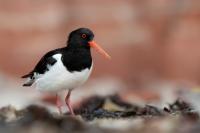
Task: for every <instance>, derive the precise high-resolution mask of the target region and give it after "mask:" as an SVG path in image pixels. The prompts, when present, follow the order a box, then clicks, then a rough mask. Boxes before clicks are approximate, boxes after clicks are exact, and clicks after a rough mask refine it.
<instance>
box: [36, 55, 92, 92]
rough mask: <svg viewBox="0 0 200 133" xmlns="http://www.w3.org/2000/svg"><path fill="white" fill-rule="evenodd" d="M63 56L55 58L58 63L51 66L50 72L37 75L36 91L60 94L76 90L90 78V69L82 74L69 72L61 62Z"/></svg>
mask: <svg viewBox="0 0 200 133" xmlns="http://www.w3.org/2000/svg"><path fill="white" fill-rule="evenodd" d="M61 57H62V55H61V54H56V55H54V56H53V58H54V59H56V60H57V62H56V63H55V64H54V65H53V66H49V71H47V72H45V73H44V74H41V75H37V78H36V80H35V82H34V85H35V86H36V89H37V90H39V91H43V92H58V91H61V90H66V89H74V88H76V87H78V86H80V85H82V84H83V83H84V82H85V81H86V80H87V79H88V77H89V76H90V73H91V71H92V66H91V68H90V69H88V68H86V69H84V70H82V71H80V72H72V73H71V72H69V71H68V70H67V69H66V67H65V66H64V65H63V63H62V61H61Z"/></svg>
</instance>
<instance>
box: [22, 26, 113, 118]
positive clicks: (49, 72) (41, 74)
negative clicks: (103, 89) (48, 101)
mask: <svg viewBox="0 0 200 133" xmlns="http://www.w3.org/2000/svg"><path fill="white" fill-rule="evenodd" d="M93 38H94V34H93V32H92V31H91V30H90V29H88V28H79V29H76V30H74V31H72V32H71V33H70V34H69V37H68V41H67V46H66V47H63V48H59V49H55V50H52V51H50V52H48V53H46V54H45V55H44V56H43V57H42V58H41V60H40V61H39V62H38V64H37V65H36V66H35V68H34V69H33V70H32V71H31V72H30V73H28V74H26V75H24V76H22V78H27V81H26V82H25V83H24V84H23V86H31V85H35V87H36V89H37V90H39V91H42V92H52V93H55V94H56V97H57V102H56V105H57V107H58V109H59V112H60V113H62V112H61V107H62V104H61V100H62V99H61V93H63V91H67V90H68V93H67V96H66V98H65V103H66V105H67V107H68V109H69V111H70V113H71V114H72V115H74V112H73V109H72V106H71V104H70V95H71V91H72V90H73V89H74V88H77V87H79V86H80V85H82V84H83V83H84V82H85V81H86V80H87V79H88V77H89V76H90V73H91V71H92V67H93V65H92V64H93V63H92V57H91V51H90V48H91V47H92V48H94V49H96V50H97V51H98V52H99V53H101V54H102V55H104V56H105V57H106V58H108V59H110V56H109V55H108V54H107V53H106V52H105V51H104V50H103V49H102V48H101V47H100V46H99V45H98V44H97V43H95V42H94V41H93Z"/></svg>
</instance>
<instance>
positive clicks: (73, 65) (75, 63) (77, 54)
mask: <svg viewBox="0 0 200 133" xmlns="http://www.w3.org/2000/svg"><path fill="white" fill-rule="evenodd" d="M65 51H66V52H64V54H63V57H64V58H62V60H63V63H64V65H65V66H66V67H67V69H68V70H69V71H81V70H83V69H86V68H88V69H90V67H91V65H92V57H91V51H90V48H80V47H79V48H74V47H73V48H71V47H66V48H65Z"/></svg>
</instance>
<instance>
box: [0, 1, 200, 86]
mask: <svg viewBox="0 0 200 133" xmlns="http://www.w3.org/2000/svg"><path fill="white" fill-rule="evenodd" d="M78 27H89V28H91V29H93V30H94V32H95V35H96V37H95V39H96V41H97V42H99V43H100V44H101V45H102V46H103V47H104V48H105V49H106V50H107V51H108V52H109V53H110V54H111V56H112V60H111V61H107V60H104V59H103V58H102V57H101V56H99V55H98V54H96V53H95V52H94V53H93V55H94V58H95V69H94V73H93V76H94V77H95V76H100V75H112V76H116V77H120V79H123V80H124V81H127V82H131V83H138V84H139V83H141V82H144V81H145V82H146V81H149V80H152V79H157V78H164V79H173V80H174V79H180V80H191V81H197V82H200V76H199V75H200V52H199V51H200V45H199V42H200V39H199V38H200V1H198V0H126V1H121V0H115V1H113V0H88V1H78V0H68V1H67V0H36V1H33V0H19V1H17V0H15V1H12V0H7V1H0V43H1V44H0V69H1V71H4V72H6V73H8V74H10V75H13V76H14V77H20V76H21V75H23V74H24V73H26V72H28V71H29V70H30V69H32V68H33V66H34V65H35V64H36V62H37V61H38V60H39V59H40V58H41V56H42V55H43V54H44V53H45V52H47V51H49V50H51V49H54V48H57V47H62V46H63V45H65V42H66V38H67V35H68V33H69V32H70V31H71V30H73V29H75V28H78Z"/></svg>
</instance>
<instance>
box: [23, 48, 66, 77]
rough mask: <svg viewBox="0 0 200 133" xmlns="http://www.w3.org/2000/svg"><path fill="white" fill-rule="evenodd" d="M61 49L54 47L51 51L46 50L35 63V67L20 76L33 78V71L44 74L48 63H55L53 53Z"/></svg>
mask: <svg viewBox="0 0 200 133" xmlns="http://www.w3.org/2000/svg"><path fill="white" fill-rule="evenodd" d="M61 51H62V49H56V50H53V51H50V52H48V53H47V54H45V55H44V56H43V57H42V58H41V60H40V61H39V62H38V63H37V65H36V66H35V68H34V69H33V70H32V71H31V72H29V73H28V74H26V75H24V76H22V78H31V79H33V78H34V72H36V73H38V74H44V73H45V72H46V71H48V65H51V66H52V65H54V64H55V63H56V59H54V58H53V55H55V54H57V53H60V52H61Z"/></svg>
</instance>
